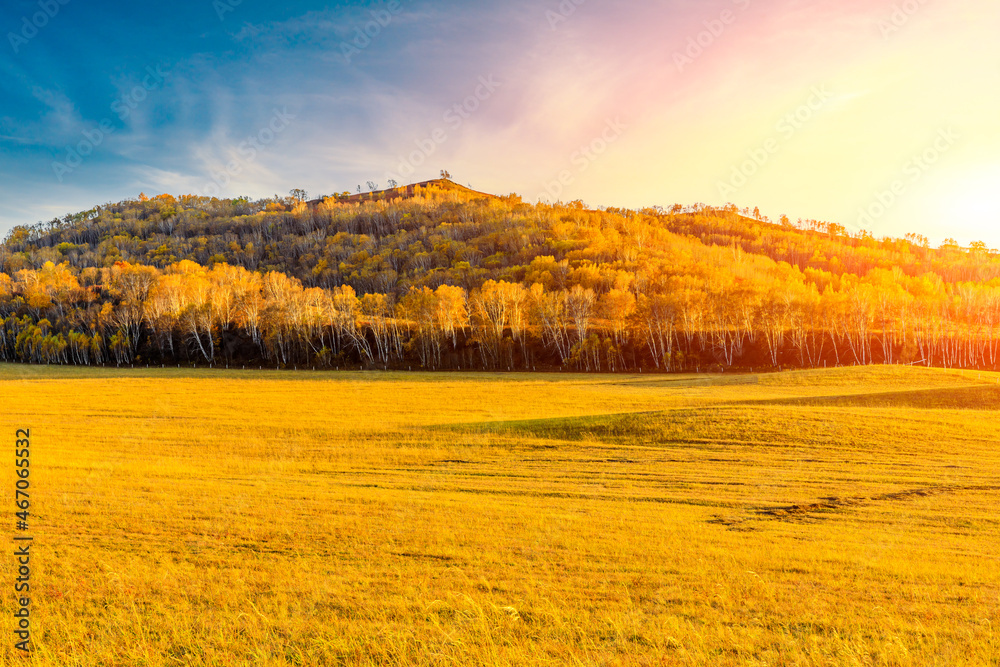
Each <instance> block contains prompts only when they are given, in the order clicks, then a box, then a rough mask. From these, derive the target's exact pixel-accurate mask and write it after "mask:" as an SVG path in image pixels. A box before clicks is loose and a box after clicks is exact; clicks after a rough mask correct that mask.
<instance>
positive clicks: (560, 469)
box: [0, 365, 1000, 666]
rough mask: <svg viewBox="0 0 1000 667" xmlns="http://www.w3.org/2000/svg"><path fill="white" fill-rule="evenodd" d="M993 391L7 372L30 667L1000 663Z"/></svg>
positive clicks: (892, 377) (945, 381)
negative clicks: (24, 473) (21, 471)
mask: <svg viewBox="0 0 1000 667" xmlns="http://www.w3.org/2000/svg"><path fill="white" fill-rule="evenodd" d="M998 378H1000V376H998V375H997V374H992V373H978V372H970V371H944V370H938V369H914V368H902V367H873V368H852V369H835V370H834V369H831V370H829V371H798V372H790V373H781V374H768V375H728V374H727V375H715V376H706V375H671V376H648V375H646V376H642V375H638V374H637V375H627V376H626V375H622V376H608V375H603V376H595V375H571V374H530V375H528V374H481V373H480V374H461V373H437V374H435V373H429V374H422V373H421V374H409V373H360V372H354V373H345V372H341V373H336V374H334V373H321V372H316V373H313V372H297V373H296V372H285V371H270V372H265V373H261V372H249V371H248V372H240V371H223V370H208V369H203V370H181V369H166V370H160V369H157V370H145V369H143V370H138V369H136V370H134V371H133V370H117V369H84V368H72V367H37V366H21V365H3V366H0V396H2V419H0V422H2V430H3V432H4V433H7V434H8V435H9V437H10V438H13V434H14V431H15V429H17V428H31V431H32V448H33V453H32V457H33V458H32V484H33V492H34V494H35V495H34V497H33V510H34V512H35V513H34V514H33V516H32V517H31V524H32V533H33V535H34V537H35V544H34V547H33V548H34V549H35V555H34V562H33V574H32V576H33V582H34V585H35V586H36V588H35V590H34V593H33V595H32V605H33V622H34V623H35V626H34V637H33V638H34V639H35V641H36V651H35V653H34V655H33V658H32V664H37V665H60V666H63V665H96V664H101V665H150V666H152V665H157V666H158V665H178V664H192V665H195V664H197V665H202V664H204V665H288V664H300V665H319V664H327V665H336V664H344V665H413V664H430V665H452V664H462V665H477V664H479V665H523V664H578V665H705V664H712V665H914V666H916V665H920V666H925V665H942V666H943V665H949V666H952V665H995V664H997V660H998V658H1000V638H998V636H997V631H996V628H997V625H998V623H1000V613H998V604H1000V563H998V556H997V552H996V544H997V541H998V539H1000V519H998V518H997V514H996V502H997V497H998V493H1000V477H998V475H997V470H998V469H1000V465H998V464H1000V436H998V435H997V432H996V427H995V424H996V421H997V417H998V411H1000V393H998V392H1000V388H998ZM6 479H7V485H8V488H12V486H13V481H14V478H13V475H12V474H11V473H8V475H7V477H6ZM10 511H11V512H13V510H10ZM13 576H14V572H13V565H12V559H10V558H6V559H2V560H0V577H2V578H3V580H4V581H11V580H12V578H13ZM12 622H13V621H12V618H11V617H10V616H9V615H5V616H4V621H3V625H2V630H3V632H4V635H5V636H9V634H10V630H11V629H12ZM0 655H2V662H3V663H4V664H13V661H14V659H15V658H14V654H13V649H12V646H11V645H10V642H5V643H3V646H2V648H0Z"/></svg>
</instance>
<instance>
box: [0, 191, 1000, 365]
mask: <svg viewBox="0 0 1000 667" xmlns="http://www.w3.org/2000/svg"><path fill="white" fill-rule="evenodd" d="M0 318H2V322H0V359H6V360H19V361H31V362H47V363H70V364H94V363H109V362H111V363H127V364H132V363H136V362H138V363H210V364H216V363H230V364H235V363H249V364H257V365H264V364H268V365H278V366H283V365H293V366H294V365H308V366H313V365H315V366H321V367H327V366H329V367H333V368H337V367H341V366H345V365H351V364H362V365H369V366H379V367H389V366H396V367H412V366H417V367H438V368H440V367H447V368H512V369H513V368H527V369H531V368H539V367H562V368H574V369H581V370H600V371H608V370H612V371H619V370H623V369H628V370H638V369H640V368H641V369H645V370H654V369H659V370H694V371H698V370H704V369H706V368H716V369H719V368H761V367H788V366H799V367H815V366H824V365H827V366H835V365H843V364H869V363H920V364H926V365H938V366H949V367H955V366H958V367H970V368H995V367H996V365H997V351H998V343H1000V335H998V332H1000V257H998V255H997V253H996V252H995V251H990V250H988V249H987V248H986V247H985V246H984V245H982V244H976V245H974V246H973V247H971V248H968V249H965V248H959V247H958V246H957V245H955V244H952V243H948V244H945V245H943V246H942V247H940V248H931V247H930V246H929V245H928V244H927V242H926V240H925V239H921V238H919V237H916V236H912V235H911V236H909V237H908V238H906V239H892V238H883V239H876V238H874V237H873V236H871V235H870V234H868V233H865V232H859V233H854V234H849V233H847V231H846V230H845V229H844V228H843V227H840V226H838V225H835V224H829V223H822V222H818V221H799V222H798V224H795V225H793V224H791V223H790V222H789V221H787V220H784V221H782V224H773V223H771V222H770V221H768V220H766V219H757V218H756V217H754V216H751V215H750V212H749V211H748V210H744V211H739V210H737V209H736V207H734V206H729V207H725V208H723V209H713V208H710V207H705V206H700V205H699V206H695V207H689V208H684V207H681V206H678V205H675V206H673V207H672V208H671V209H669V210H665V209H662V208H648V209H642V210H626V209H614V208H608V209H600V210H594V209H588V208H587V207H586V206H585V205H584V204H583V203H582V202H571V203H569V204H561V203H560V204H557V205H552V206H550V205H543V204H539V205H531V204H526V203H524V202H523V201H522V200H521V199H520V198H519V197H518V196H516V195H508V196H503V197H498V196H494V195H489V194H485V193H480V192H476V191H474V190H470V189H469V188H465V187H462V186H460V185H457V184H455V183H452V182H451V181H448V180H444V179H439V180H434V181H428V182H425V183H420V184H415V185H413V186H407V187H405V188H396V189H392V190H385V191H379V192H373V193H367V194H360V195H347V194H343V195H338V196H333V197H327V198H323V199H319V200H314V201H301V200H299V199H294V198H291V197H285V198H282V197H274V198H271V199H264V200H256V201H251V200H249V199H247V198H238V199H225V200H220V199H209V198H204V197H195V196H180V197H174V196H171V195H160V196H158V197H154V198H152V199H150V198H147V197H145V196H141V197H140V198H139V199H137V200H127V201H122V202H117V203H109V204H104V205H101V206H97V207H95V208H93V209H90V210H88V211H84V212H81V213H78V214H75V215H69V216H66V217H65V218H62V219H57V220H52V221H50V222H48V223H41V224H39V225H35V226H31V227H18V228H15V229H14V230H13V231H12V232H11V233H10V234H9V235H8V237H7V239H6V240H5V241H4V243H3V244H2V245H0Z"/></svg>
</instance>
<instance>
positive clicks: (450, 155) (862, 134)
mask: <svg viewBox="0 0 1000 667" xmlns="http://www.w3.org/2000/svg"><path fill="white" fill-rule="evenodd" d="M998 29H1000V3H997V2H996V0H948V1H947V2H946V1H945V0H889V1H884V0H648V1H645V2H643V1H637V2H611V1H608V0H603V1H602V0H537V1H531V2H526V1H521V0H509V1H503V0H499V1H498V0H494V1H492V2H480V1H478V0H463V1H457V0H435V1H434V2H424V1H421V0H386V1H381V2H334V3H323V2H312V1H305V0H286V1H284V2H281V3H274V2H263V1H262V0H194V1H185V0H175V1H174V2H172V3H169V4H168V3H155V4H154V3H136V2H132V1H129V2H110V1H102V0H33V1H32V0H5V2H4V4H3V7H2V9H0V33H2V36H3V40H2V42H0V236H2V235H5V234H6V232H7V231H8V230H9V229H10V228H11V227H13V226H14V225H22V224H33V223H36V222H39V221H44V220H51V219H52V218H54V217H62V216H64V215H66V214H69V213H73V212H77V211H82V210H87V209H89V208H91V207H93V206H94V205H96V204H101V203H105V202H110V201H119V200H122V199H127V198H134V197H136V196H138V194H139V193H140V192H143V193H145V194H147V195H150V196H152V195H155V194H161V193H170V194H174V195H179V194H199V195H208V196H226V197H229V196H250V197H252V198H258V197H270V196H273V195H275V194H277V195H281V196H284V195H287V194H288V192H289V191H290V190H291V189H293V188H302V189H305V190H306V191H307V192H308V193H309V194H310V196H313V197H316V196H320V195H329V194H332V193H335V192H343V191H352V192H356V191H357V188H358V187H359V186H360V187H361V188H362V189H363V190H367V189H368V188H369V182H371V184H373V185H375V186H376V187H379V188H381V187H386V185H387V184H388V183H389V182H390V180H392V181H395V182H397V183H399V184H405V183H409V182H417V181H422V180H427V179H430V178H436V177H438V175H439V174H440V172H441V170H447V171H448V172H450V174H451V175H452V177H453V178H454V180H455V181H457V182H459V183H462V184H463V185H470V186H472V187H474V188H475V189H477V190H482V191H487V192H493V193H498V194H506V193H510V192H516V193H518V194H520V195H521V196H522V197H523V198H524V199H525V200H526V201H532V202H534V201H556V200H562V201H573V200H577V199H581V200H583V201H584V202H585V203H587V204H588V205H590V206H623V207H630V208H636V207H645V206H656V205H660V206H664V207H669V206H671V205H673V204H675V203H679V204H682V205H693V204H696V203H704V204H709V205H723V204H727V203H733V204H736V205H737V206H738V207H740V208H744V207H748V208H750V209H753V208H755V207H759V209H760V211H761V213H762V214H764V215H767V216H769V217H770V218H771V219H772V220H775V221H777V220H778V219H779V218H780V216H782V215H788V216H789V218H790V219H791V220H792V221H795V220H797V219H799V218H802V219H816V220H822V221H828V222H835V223H838V224H842V225H844V226H845V227H847V228H848V229H849V230H852V231H856V230H858V229H866V230H868V231H871V232H872V233H873V234H874V235H875V236H878V237H881V236H903V235H904V234H907V233H916V234H920V235H923V236H926V237H928V238H929V239H930V241H931V242H932V243H933V244H935V245H937V244H939V243H941V242H942V241H943V240H944V239H945V238H953V239H956V240H957V241H958V242H959V243H961V244H963V245H967V244H969V243H970V242H973V241H979V240H981V241H984V242H986V243H987V245H989V246H990V247H993V248H995V247H1000V225H998V224H997V223H998V222H1000V121H998V117H1000V114H998V110H1000V85H998V83H1000V41H998V40H997V39H996V35H997V33H998Z"/></svg>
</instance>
